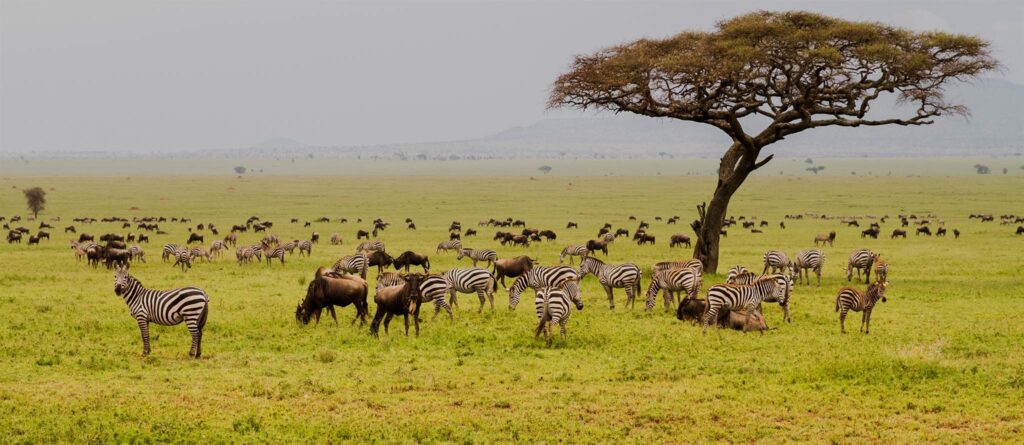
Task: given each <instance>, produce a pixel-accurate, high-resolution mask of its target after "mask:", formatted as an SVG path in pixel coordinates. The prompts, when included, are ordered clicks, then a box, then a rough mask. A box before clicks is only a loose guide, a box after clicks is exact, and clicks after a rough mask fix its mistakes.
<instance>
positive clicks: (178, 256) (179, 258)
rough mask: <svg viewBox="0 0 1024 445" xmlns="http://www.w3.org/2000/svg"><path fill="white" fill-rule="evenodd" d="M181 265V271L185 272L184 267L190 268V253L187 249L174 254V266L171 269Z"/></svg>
mask: <svg viewBox="0 0 1024 445" xmlns="http://www.w3.org/2000/svg"><path fill="white" fill-rule="evenodd" d="M179 264H180V265H181V271H182V272H184V271H185V267H188V268H189V269H191V268H192V252H190V251H189V250H188V249H182V250H179V251H178V252H177V253H175V254H174V264H172V265H171V267H174V266H177V265H179Z"/></svg>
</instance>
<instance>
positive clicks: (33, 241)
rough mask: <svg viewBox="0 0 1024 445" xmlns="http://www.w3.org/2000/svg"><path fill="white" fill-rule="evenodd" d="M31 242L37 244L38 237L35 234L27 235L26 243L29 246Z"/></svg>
mask: <svg viewBox="0 0 1024 445" xmlns="http://www.w3.org/2000/svg"><path fill="white" fill-rule="evenodd" d="M33 244H39V237H38V236H35V235H29V237H28V245H30V246H31V245H33Z"/></svg>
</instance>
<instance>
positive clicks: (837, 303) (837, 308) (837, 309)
mask: <svg viewBox="0 0 1024 445" xmlns="http://www.w3.org/2000/svg"><path fill="white" fill-rule="evenodd" d="M839 297H840V296H839V295H836V312H839Z"/></svg>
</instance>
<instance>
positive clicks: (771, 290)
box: [702, 275, 789, 334]
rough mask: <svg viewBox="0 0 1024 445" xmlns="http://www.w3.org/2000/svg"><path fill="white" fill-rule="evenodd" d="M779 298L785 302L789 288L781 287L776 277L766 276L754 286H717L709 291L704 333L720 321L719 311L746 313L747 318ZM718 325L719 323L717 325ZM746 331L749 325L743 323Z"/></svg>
mask: <svg viewBox="0 0 1024 445" xmlns="http://www.w3.org/2000/svg"><path fill="white" fill-rule="evenodd" d="M773 297H774V298H777V299H779V300H780V301H783V300H785V299H787V298H788V297H789V288H788V287H786V286H779V281H778V280H776V278H775V277H774V276H770V275H769V276H764V277H761V278H759V279H757V280H755V281H754V282H753V283H752V284H749V285H742V284H716V285H714V286H711V287H710V288H709V289H708V294H707V310H705V312H704V320H703V322H702V325H703V333H705V334H707V331H708V325H709V324H712V322H715V321H716V320H718V311H719V310H720V309H722V308H726V309H729V310H742V311H746V313H747V317H748V318H749V317H750V313H751V312H753V311H756V310H758V308H759V307H760V306H761V302H762V301H765V299H767V298H773ZM715 324H716V325H717V323H715ZM743 325H744V329H745V327H746V325H747V323H746V322H744V323H743Z"/></svg>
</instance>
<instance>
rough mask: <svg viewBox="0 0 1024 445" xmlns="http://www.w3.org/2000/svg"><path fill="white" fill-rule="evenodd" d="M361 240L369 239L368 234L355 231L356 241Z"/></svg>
mask: <svg viewBox="0 0 1024 445" xmlns="http://www.w3.org/2000/svg"><path fill="white" fill-rule="evenodd" d="M363 238H366V239H370V232H367V231H365V230H357V231H356V239H357V240H358V239H363Z"/></svg>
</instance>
